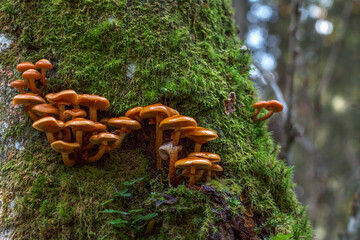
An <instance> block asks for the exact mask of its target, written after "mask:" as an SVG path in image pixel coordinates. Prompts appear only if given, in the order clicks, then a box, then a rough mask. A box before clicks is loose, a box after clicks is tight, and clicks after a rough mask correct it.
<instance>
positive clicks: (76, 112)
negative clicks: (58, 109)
mask: <svg viewBox="0 0 360 240" xmlns="http://www.w3.org/2000/svg"><path fill="white" fill-rule="evenodd" d="M63 114H64V118H65V119H68V118H84V117H86V115H87V114H86V112H85V111H84V110H82V109H80V108H74V109H69V110H65V111H64V113H63Z"/></svg>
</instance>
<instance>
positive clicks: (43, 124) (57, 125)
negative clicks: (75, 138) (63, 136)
mask: <svg viewBox="0 0 360 240" xmlns="http://www.w3.org/2000/svg"><path fill="white" fill-rule="evenodd" d="M32 127H33V128H35V129H36V130H39V131H42V132H49V133H56V132H59V131H60V130H62V129H64V127H65V124H64V122H63V121H60V120H56V119H55V118H54V117H44V118H41V119H39V120H37V121H35V122H34V123H33V125H32Z"/></svg>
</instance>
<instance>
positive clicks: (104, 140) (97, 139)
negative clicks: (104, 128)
mask: <svg viewBox="0 0 360 240" xmlns="http://www.w3.org/2000/svg"><path fill="white" fill-rule="evenodd" d="M119 138H120V137H119V136H117V135H115V134H112V133H109V132H102V133H99V134H97V135H94V136H92V137H91V138H90V142H91V143H92V144H100V147H99V150H98V151H97V152H96V153H95V154H94V155H92V156H90V157H89V158H87V159H86V160H85V161H86V162H95V161H97V160H99V159H100V158H101V157H102V156H103V155H104V154H105V153H108V152H110V148H111V147H110V146H108V143H111V142H116V141H118V140H119Z"/></svg>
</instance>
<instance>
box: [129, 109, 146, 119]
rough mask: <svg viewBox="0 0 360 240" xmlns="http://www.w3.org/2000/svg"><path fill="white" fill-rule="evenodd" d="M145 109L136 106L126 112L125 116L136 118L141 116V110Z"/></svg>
mask: <svg viewBox="0 0 360 240" xmlns="http://www.w3.org/2000/svg"><path fill="white" fill-rule="evenodd" d="M143 109H144V108H143V107H134V108H132V109H130V110H128V111H127V112H126V113H125V117H128V118H132V119H135V117H137V116H139V114H140V111H141V110H143Z"/></svg>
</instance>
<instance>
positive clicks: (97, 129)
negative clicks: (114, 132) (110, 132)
mask: <svg viewBox="0 0 360 240" xmlns="http://www.w3.org/2000/svg"><path fill="white" fill-rule="evenodd" d="M105 130H106V125H104V124H102V123H99V122H95V125H94V127H93V128H91V129H89V130H88V131H89V132H102V131H105Z"/></svg>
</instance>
